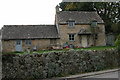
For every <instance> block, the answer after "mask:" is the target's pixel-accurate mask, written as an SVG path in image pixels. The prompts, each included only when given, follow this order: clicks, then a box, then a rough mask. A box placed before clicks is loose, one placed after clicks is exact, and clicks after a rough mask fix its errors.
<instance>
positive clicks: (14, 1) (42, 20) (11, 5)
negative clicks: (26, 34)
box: [0, 0, 62, 28]
mask: <svg viewBox="0 0 120 80" xmlns="http://www.w3.org/2000/svg"><path fill="white" fill-rule="evenodd" d="M61 1H62V0H0V28H1V27H3V25H38V24H54V19H55V6H56V5H57V4H59V3H60V2H61Z"/></svg>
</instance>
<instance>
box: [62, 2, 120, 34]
mask: <svg viewBox="0 0 120 80" xmlns="http://www.w3.org/2000/svg"><path fill="white" fill-rule="evenodd" d="M60 8H61V9H62V11H97V13H98V14H99V15H100V16H101V18H102V19H103V21H104V22H105V28H106V32H107V33H110V32H115V31H116V29H115V28H116V26H115V28H114V30H115V31H113V30H112V28H113V25H112V24H113V23H118V22H119V19H120V14H119V13H120V1H119V2H94V3H93V2H62V3H60ZM111 25H112V28H111ZM118 25H119V24H118ZM117 27H119V26H117ZM119 32H120V30H119ZM117 33H118V32H117Z"/></svg>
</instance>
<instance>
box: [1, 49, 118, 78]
mask: <svg viewBox="0 0 120 80" xmlns="http://www.w3.org/2000/svg"><path fill="white" fill-rule="evenodd" d="M117 66H118V53H117V51H116V50H112V49H111V50H78V51H77V50H69V51H64V52H51V53H43V54H38V53H34V54H3V55H2V73H3V74H2V77H3V78H9V79H10V78H18V79H20V78H23V79H25V80H27V79H28V80H30V79H42V78H51V77H58V76H66V75H69V74H76V73H83V72H91V71H99V70H103V69H108V68H113V67H117ZM23 79H22V80H23Z"/></svg>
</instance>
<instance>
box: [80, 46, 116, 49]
mask: <svg viewBox="0 0 120 80" xmlns="http://www.w3.org/2000/svg"><path fill="white" fill-rule="evenodd" d="M112 48H116V47H115V46H96V47H89V48H78V49H83V50H104V49H112Z"/></svg>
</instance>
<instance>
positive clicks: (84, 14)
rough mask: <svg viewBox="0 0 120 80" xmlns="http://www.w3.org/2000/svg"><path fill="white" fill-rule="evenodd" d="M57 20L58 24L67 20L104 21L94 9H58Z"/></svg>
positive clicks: (83, 21) (82, 21)
mask: <svg viewBox="0 0 120 80" xmlns="http://www.w3.org/2000/svg"><path fill="white" fill-rule="evenodd" d="M57 20H58V23H60V24H65V23H66V22H67V21H69V20H75V23H76V24H89V23H90V22H91V21H97V22H98V23H104V21H103V20H102V19H101V17H100V16H99V15H98V14H97V12H96V11H60V12H58V13H57Z"/></svg>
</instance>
